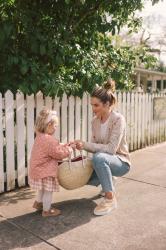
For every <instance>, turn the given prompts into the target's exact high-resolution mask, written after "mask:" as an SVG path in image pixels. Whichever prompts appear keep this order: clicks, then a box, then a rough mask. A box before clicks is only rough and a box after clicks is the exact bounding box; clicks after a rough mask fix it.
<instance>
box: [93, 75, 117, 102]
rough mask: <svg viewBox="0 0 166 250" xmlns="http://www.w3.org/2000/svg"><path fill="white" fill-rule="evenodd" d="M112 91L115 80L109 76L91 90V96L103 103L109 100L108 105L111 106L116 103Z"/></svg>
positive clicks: (113, 90)
mask: <svg viewBox="0 0 166 250" xmlns="http://www.w3.org/2000/svg"><path fill="white" fill-rule="evenodd" d="M114 92H115V81H114V80H113V79H112V78H109V79H108V80H107V82H105V83H104V84H103V86H102V87H100V86H98V87H96V88H95V89H94V90H93V92H92V94H91V97H96V98H98V99H99V100H100V101H101V102H102V103H103V104H105V103H106V102H109V103H110V106H112V105H114V104H115V103H116V97H115V95H114Z"/></svg>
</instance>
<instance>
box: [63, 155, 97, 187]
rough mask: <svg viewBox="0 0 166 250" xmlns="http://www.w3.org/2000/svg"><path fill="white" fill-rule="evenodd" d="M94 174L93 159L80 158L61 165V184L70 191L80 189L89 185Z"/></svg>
mask: <svg viewBox="0 0 166 250" xmlns="http://www.w3.org/2000/svg"><path fill="white" fill-rule="evenodd" d="M92 172H93V168H92V161H91V159H89V158H87V157H85V156H82V155H81V156H78V157H75V158H73V159H69V160H67V161H64V162H62V163H60V165H59V172H58V179H59V184H60V185H61V186H62V187H63V188H65V189H68V190H72V189H76V188H80V187H82V186H84V185H86V184H87V182H88V181H89V179H90V177H91V175H92Z"/></svg>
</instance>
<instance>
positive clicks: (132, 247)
mask: <svg viewBox="0 0 166 250" xmlns="http://www.w3.org/2000/svg"><path fill="white" fill-rule="evenodd" d="M131 156H132V162H133V168H132V170H131V171H130V173H129V174H128V175H126V176H125V177H123V178H119V179H118V181H117V186H116V189H117V196H118V208H117V209H116V210H114V211H113V212H112V214H110V215H107V216H101V217H95V216H94V215H93V209H94V207H95V206H96V203H98V202H100V200H101V198H100V197H99V196H98V194H99V188H95V187H91V186H85V187H83V188H81V189H78V190H74V191H66V190H62V191H61V192H60V193H58V194H55V195H54V202H55V203H57V207H59V208H61V209H62V211H63V213H62V215H61V216H59V217H57V218H56V217H55V218H42V217H41V215H40V214H39V213H36V212H34V210H33V209H32V203H33V200H34V197H35V193H34V192H32V191H31V190H30V189H29V188H24V189H20V190H17V191H14V192H9V193H7V194H3V195H1V196H0V249H2V250H8V249H19V250H20V249H34V250H36V249H40V250H53V249H59V250H166V143H162V144H158V145H155V146H152V147H148V148H145V149H143V150H138V151H135V152H133V153H132V154H131Z"/></svg>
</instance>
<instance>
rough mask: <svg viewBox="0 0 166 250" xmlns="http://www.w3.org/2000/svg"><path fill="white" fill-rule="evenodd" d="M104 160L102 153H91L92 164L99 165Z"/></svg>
mask: <svg viewBox="0 0 166 250" xmlns="http://www.w3.org/2000/svg"><path fill="white" fill-rule="evenodd" d="M105 160H106V159H105V154H104V153H101V152H97V153H95V154H93V158H92V161H93V164H94V166H99V165H101V164H102V163H103V162H104V161H105Z"/></svg>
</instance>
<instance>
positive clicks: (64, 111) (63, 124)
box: [60, 94, 68, 143]
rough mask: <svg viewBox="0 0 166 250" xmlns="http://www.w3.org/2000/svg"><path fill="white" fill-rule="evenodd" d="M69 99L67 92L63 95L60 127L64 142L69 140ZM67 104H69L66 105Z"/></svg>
mask: <svg viewBox="0 0 166 250" xmlns="http://www.w3.org/2000/svg"><path fill="white" fill-rule="evenodd" d="M67 103H68V99H67V96H66V94H64V95H63V98H62V104H61V123H60V128H61V139H60V140H61V141H62V142H63V143H66V142H67V141H68V138H67V126H68V125H67V120H68V119H67V108H68V104H67ZM66 104H67V105H66Z"/></svg>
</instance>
